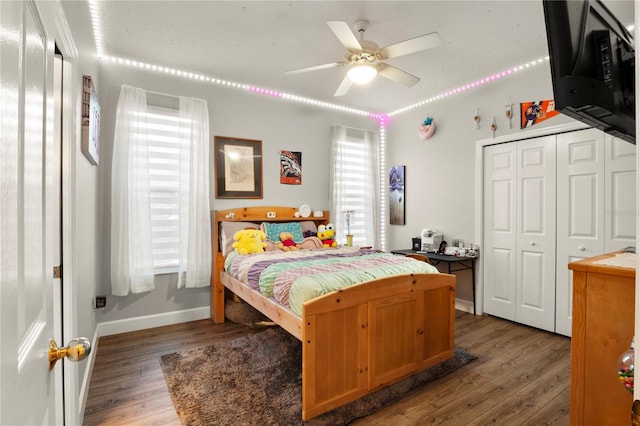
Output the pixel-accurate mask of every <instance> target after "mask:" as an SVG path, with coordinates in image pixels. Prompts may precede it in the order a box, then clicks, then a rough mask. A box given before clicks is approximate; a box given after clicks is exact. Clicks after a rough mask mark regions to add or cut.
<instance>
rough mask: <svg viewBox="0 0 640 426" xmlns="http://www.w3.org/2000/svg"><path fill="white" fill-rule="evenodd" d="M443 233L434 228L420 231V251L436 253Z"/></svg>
mask: <svg viewBox="0 0 640 426" xmlns="http://www.w3.org/2000/svg"><path fill="white" fill-rule="evenodd" d="M442 240H443V238H442V233H440V232H437V231H434V230H433V229H423V230H422V232H421V233H420V243H421V244H420V249H421V250H420V251H424V252H432V253H435V252H437V251H438V249H439V248H440V243H441V242H442Z"/></svg>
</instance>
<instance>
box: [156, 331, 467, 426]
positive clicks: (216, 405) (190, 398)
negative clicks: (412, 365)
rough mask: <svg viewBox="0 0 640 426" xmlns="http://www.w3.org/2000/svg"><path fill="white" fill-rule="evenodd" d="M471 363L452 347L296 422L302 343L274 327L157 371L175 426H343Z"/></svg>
mask: <svg viewBox="0 0 640 426" xmlns="http://www.w3.org/2000/svg"><path fill="white" fill-rule="evenodd" d="M474 359H476V357H475V356H473V355H470V354H468V353H466V352H464V351H462V350H460V349H458V348H456V351H455V356H454V357H453V358H451V359H450V360H447V361H445V362H443V363H441V364H439V365H436V366H434V367H432V368H430V369H428V370H425V371H423V372H421V373H418V374H416V375H414V376H412V377H409V378H407V379H404V380H402V381H400V382H397V383H395V384H393V385H391V386H388V387H386V388H383V389H381V390H379V391H376V392H375V393H373V394H370V395H367V396H365V397H364V398H361V399H359V400H357V401H354V402H351V403H349V404H347V405H345V406H343V407H339V408H336V409H335V410H333V411H330V412H328V413H325V414H323V415H321V416H318V417H316V418H314V419H312V420H310V421H308V422H303V421H302V401H301V399H302V387H301V372H302V344H301V343H300V341H298V340H297V339H296V338H294V337H292V336H291V335H289V334H288V333H287V332H285V331H284V330H283V329H281V328H280V327H272V328H269V329H266V330H264V331H261V332H259V333H255V334H250V335H247V336H243V337H240V338H237V339H232V340H227V341H223V342H218V343H215V344H214V345H211V346H206V347H202V348H198V349H193V350H190V351H186V352H182V353H171V354H167V355H163V356H162V357H161V359H160V365H161V366H162V371H163V373H164V376H165V380H166V382H167V387H168V388H169V393H170V394H171V399H172V400H173V405H174V406H175V408H176V411H177V413H178V416H179V417H180V420H181V422H182V424H183V425H189V426H194V425H234V426H239V425H344V424H348V423H349V422H351V421H353V420H355V419H357V418H360V417H363V416H366V415H369V414H371V413H373V412H375V411H377V410H379V409H380V408H382V407H384V406H386V405H389V404H391V403H393V402H395V401H398V400H400V399H401V398H403V397H405V396H407V395H409V394H411V393H412V392H413V391H415V390H416V389H418V388H420V387H421V386H423V385H425V384H427V383H429V382H431V381H434V380H436V379H438V378H440V377H442V376H444V375H446V374H449V373H451V372H452V371H455V370H456V369H458V368H460V367H461V366H463V365H464V364H467V363H468V362H470V361H472V360H474Z"/></svg>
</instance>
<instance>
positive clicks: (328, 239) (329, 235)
mask: <svg viewBox="0 0 640 426" xmlns="http://www.w3.org/2000/svg"><path fill="white" fill-rule="evenodd" d="M335 235H336V231H335V230H334V229H333V224H332V223H329V224H327V225H320V226H318V238H319V239H320V241H322V247H327V248H328V247H337V246H338V243H337V242H336V240H335V239H334V238H333V237H335Z"/></svg>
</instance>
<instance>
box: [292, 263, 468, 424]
mask: <svg viewBox="0 0 640 426" xmlns="http://www.w3.org/2000/svg"><path fill="white" fill-rule="evenodd" d="M454 319H455V276H453V275H448V274H417V275H402V276H396V277H390V278H384V279H379V280H375V281H370V282H367V283H363V284H359V285H355V286H352V287H348V288H346V289H343V290H342V291H338V292H334V293H331V294H328V295H325V296H323V297H320V298H317V299H314V300H312V301H310V302H307V303H305V305H304V308H303V318H302V342H303V351H302V418H303V419H304V420H308V419H311V418H313V417H315V416H317V415H319V414H322V413H324V412H327V411H329V410H332V409H334V408H336V407H339V406H342V405H344V404H346V403H348V402H351V401H353V400H356V399H358V398H360V397H362V396H364V395H366V394H368V393H371V392H374V391H375V390H377V389H379V388H381V387H383V386H386V385H389V384H391V383H393V382H395V381H398V380H400V379H402V378H404V377H407V376H409V375H411V374H415V373H417V372H419V371H422V370H424V369H426V368H429V367H431V366H433V365H435V364H437V363H439V362H442V361H444V360H446V359H448V358H451V357H452V356H453V354H454Z"/></svg>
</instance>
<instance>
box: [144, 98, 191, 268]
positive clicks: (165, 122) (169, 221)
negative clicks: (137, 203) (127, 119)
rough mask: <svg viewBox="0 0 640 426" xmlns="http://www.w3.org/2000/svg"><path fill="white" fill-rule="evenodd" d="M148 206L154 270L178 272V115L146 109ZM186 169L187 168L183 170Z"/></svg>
mask: <svg viewBox="0 0 640 426" xmlns="http://www.w3.org/2000/svg"><path fill="white" fill-rule="evenodd" d="M145 118H146V121H147V140H148V150H149V190H150V193H149V204H150V212H151V238H152V253H153V266H154V270H155V272H156V273H162V272H175V271H176V270H177V267H178V264H179V253H180V246H179V244H180V226H179V225H180V203H179V191H180V173H179V172H180V150H181V149H184V147H181V146H180V139H179V138H178V136H179V131H180V127H179V125H178V123H179V120H180V118H179V117H178V111H177V110H175V109H171V108H165V107H160V106H153V105H147V114H146V117H145ZM183 167H184V166H183Z"/></svg>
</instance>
